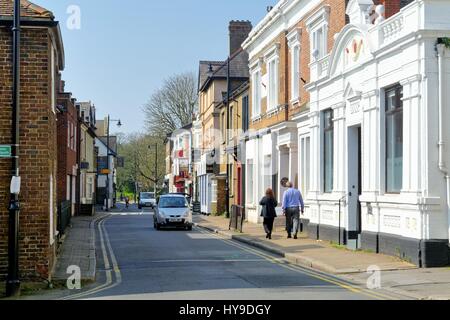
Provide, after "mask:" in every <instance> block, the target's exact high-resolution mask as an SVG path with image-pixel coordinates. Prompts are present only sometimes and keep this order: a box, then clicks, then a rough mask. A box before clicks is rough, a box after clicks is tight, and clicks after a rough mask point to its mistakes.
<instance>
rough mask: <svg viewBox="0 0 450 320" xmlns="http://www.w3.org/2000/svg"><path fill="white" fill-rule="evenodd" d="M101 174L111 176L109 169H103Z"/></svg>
mask: <svg viewBox="0 0 450 320" xmlns="http://www.w3.org/2000/svg"><path fill="white" fill-rule="evenodd" d="M100 173H101V174H110V170H108V169H102V170H100Z"/></svg>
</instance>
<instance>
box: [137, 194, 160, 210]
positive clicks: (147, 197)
mask: <svg viewBox="0 0 450 320" xmlns="http://www.w3.org/2000/svg"><path fill="white" fill-rule="evenodd" d="M138 207H139V209H142V208H152V209H154V208H155V207H156V197H155V193H154V192H141V193H140V194H139V203H138Z"/></svg>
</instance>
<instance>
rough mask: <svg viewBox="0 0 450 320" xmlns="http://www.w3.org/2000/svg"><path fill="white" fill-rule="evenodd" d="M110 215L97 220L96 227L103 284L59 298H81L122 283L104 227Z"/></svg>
mask: <svg viewBox="0 0 450 320" xmlns="http://www.w3.org/2000/svg"><path fill="white" fill-rule="evenodd" d="M110 217H111V216H107V217H104V218H101V219H100V222H97V228H98V232H99V235H100V245H101V249H102V255H103V263H104V267H105V270H106V282H105V283H104V284H102V285H100V286H97V287H95V288H92V289H90V290H88V291H85V292H81V293H78V294H74V295H70V296H67V297H64V298H62V299H61V300H74V299H82V298H85V297H88V296H91V295H93V294H96V293H100V292H102V291H105V290H109V289H112V288H114V287H116V286H118V285H120V284H121V283H122V274H121V272H120V269H119V264H118V263H117V259H116V256H115V255H114V251H113V249H112V246H111V242H110V240H109V235H108V231H106V228H105V222H106V221H107V220H108V219H109V218H110ZM108 253H109V257H110V259H111V260H110V259H109V258H108ZM113 272H114V273H113ZM113 274H114V275H115V281H114V277H113Z"/></svg>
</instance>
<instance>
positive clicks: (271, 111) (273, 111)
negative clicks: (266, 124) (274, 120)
mask: <svg viewBox="0 0 450 320" xmlns="http://www.w3.org/2000/svg"><path fill="white" fill-rule="evenodd" d="M278 113H280V106H276V107H274V108H270V109H268V110H267V112H266V115H267V117H268V118H270V117H273V116H274V115H277V114H278Z"/></svg>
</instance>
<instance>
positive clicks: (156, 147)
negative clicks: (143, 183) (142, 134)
mask: <svg viewBox="0 0 450 320" xmlns="http://www.w3.org/2000/svg"><path fill="white" fill-rule="evenodd" d="M157 187H158V143H155V197H156V192H157V191H156V188H157Z"/></svg>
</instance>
